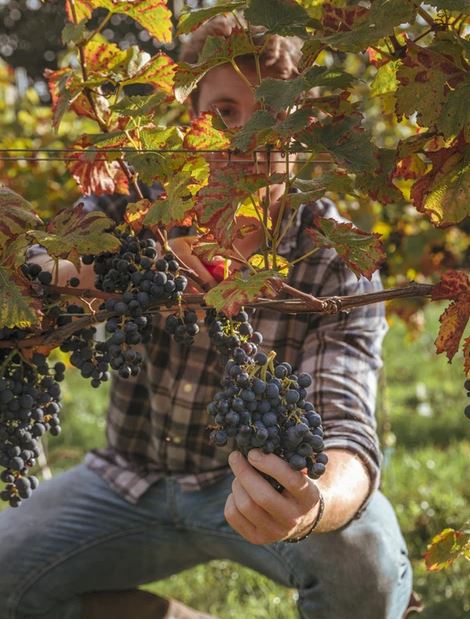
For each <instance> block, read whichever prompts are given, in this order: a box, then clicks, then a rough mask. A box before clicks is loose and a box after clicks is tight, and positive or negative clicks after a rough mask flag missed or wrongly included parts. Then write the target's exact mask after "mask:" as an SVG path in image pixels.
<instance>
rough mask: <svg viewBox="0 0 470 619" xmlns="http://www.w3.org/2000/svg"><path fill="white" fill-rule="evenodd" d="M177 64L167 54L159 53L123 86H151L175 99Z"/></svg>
mask: <svg viewBox="0 0 470 619" xmlns="http://www.w3.org/2000/svg"><path fill="white" fill-rule="evenodd" d="M175 71H176V63H175V62H174V60H172V59H171V58H170V57H169V56H167V54H164V53H163V52H158V54H155V56H153V57H152V58H151V59H150V60H149V61H148V62H147V63H145V65H144V66H143V67H142V68H141V69H140V70H139V71H138V72H137V73H136V74H135V75H133V76H132V77H131V78H130V79H128V80H126V81H124V82H123V84H151V85H152V86H155V87H156V88H158V89H159V90H161V91H162V92H164V93H165V94H166V95H168V96H169V97H171V98H173V82H174V79H175Z"/></svg>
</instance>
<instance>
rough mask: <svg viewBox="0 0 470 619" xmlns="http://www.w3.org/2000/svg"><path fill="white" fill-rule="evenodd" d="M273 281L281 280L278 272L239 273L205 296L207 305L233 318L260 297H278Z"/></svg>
mask: <svg viewBox="0 0 470 619" xmlns="http://www.w3.org/2000/svg"><path fill="white" fill-rule="evenodd" d="M272 279H279V273H278V272H277V271H272V270H267V271H259V272H258V273H250V274H247V273H245V274H242V273H237V274H236V275H235V276H233V277H230V278H229V279H224V280H223V281H221V282H220V283H219V284H217V286H214V288H212V289H211V290H209V292H208V293H207V294H206V295H205V297H204V300H205V302H206V303H207V305H210V306H211V307H215V308H216V310H217V311H219V312H224V314H226V315H227V316H233V315H234V314H236V313H237V312H239V311H240V309H241V307H243V306H244V305H246V304H247V303H251V302H253V301H256V299H258V298H259V297H261V296H262V297H266V298H274V297H275V296H276V295H277V292H276V290H275V287H274V286H273V285H272V283H271V280H272Z"/></svg>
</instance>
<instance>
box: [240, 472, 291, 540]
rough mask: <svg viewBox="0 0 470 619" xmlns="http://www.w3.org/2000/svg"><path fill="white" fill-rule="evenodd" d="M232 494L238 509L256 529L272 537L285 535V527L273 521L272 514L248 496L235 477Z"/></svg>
mask: <svg viewBox="0 0 470 619" xmlns="http://www.w3.org/2000/svg"><path fill="white" fill-rule="evenodd" d="M232 496H233V500H234V503H235V505H236V507H237V509H238V511H239V512H240V513H241V514H242V515H243V516H245V518H246V519H247V520H249V521H250V522H251V523H252V524H253V525H254V526H255V527H256V529H258V530H262V531H263V532H265V533H267V534H268V535H270V536H272V537H273V538H277V539H278V538H281V537H283V536H284V535H285V529H284V528H281V527H278V526H277V524H276V523H275V522H273V520H274V518H273V514H269V513H268V512H267V511H265V510H264V509H263V508H262V507H259V505H258V504H257V503H256V502H255V501H254V500H253V499H252V498H251V497H250V495H249V494H248V492H247V491H246V490H245V488H244V487H243V486H242V484H241V482H240V479H239V478H238V477H236V478H235V479H234V480H233V483H232Z"/></svg>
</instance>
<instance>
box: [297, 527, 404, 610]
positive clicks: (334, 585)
mask: <svg viewBox="0 0 470 619" xmlns="http://www.w3.org/2000/svg"><path fill="white" fill-rule="evenodd" d="M394 542H396V540H392V539H391V538H389V537H388V536H387V534H386V533H385V532H384V531H374V530H370V531H367V532H365V533H363V535H362V536H361V543H360V545H358V544H357V539H347V536H345V539H343V540H342V544H341V549H340V551H339V552H338V549H336V550H337V552H332V554H331V557H332V559H331V562H330V564H329V565H326V564H323V568H324V569H323V570H322V573H316V574H315V575H314V580H313V581H312V582H311V583H309V584H308V586H307V587H306V588H305V589H301V590H299V610H300V614H301V616H302V617H303V619H332V617H334V618H335V619H400V618H401V617H402V614H403V612H404V610H405V608H406V605H407V602H408V599H409V596H410V593H411V589H412V574H411V565H410V562H409V559H408V555H407V552H406V547H405V546H404V544H403V545H402V546H398V545H397V544H396V543H394Z"/></svg>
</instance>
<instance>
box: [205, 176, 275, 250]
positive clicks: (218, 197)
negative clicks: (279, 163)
mask: <svg viewBox="0 0 470 619" xmlns="http://www.w3.org/2000/svg"><path fill="white" fill-rule="evenodd" d="M250 167H251V164H250ZM267 184H268V179H267V178H266V177H265V176H263V175H262V174H249V173H246V172H245V171H244V170H243V169H240V168H236V169H235V168H223V169H221V170H220V169H219V170H214V171H212V173H211V175H210V177H209V182H208V184H207V186H206V187H203V188H202V189H201V190H200V191H199V193H198V195H197V197H196V211H197V213H198V219H199V222H200V224H201V225H202V226H203V227H207V228H209V230H210V231H211V232H212V233H213V235H214V238H215V239H216V240H217V241H218V243H219V244H220V245H221V246H222V247H231V245H232V242H233V240H234V230H235V227H234V224H235V221H236V215H237V211H238V209H239V207H240V205H241V204H242V203H243V202H244V200H246V199H247V198H248V197H249V196H250V195H252V194H253V193H254V192H256V191H257V190H258V189H260V188H261V187H265V186H266V185H267Z"/></svg>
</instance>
